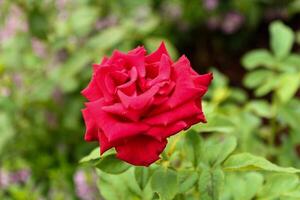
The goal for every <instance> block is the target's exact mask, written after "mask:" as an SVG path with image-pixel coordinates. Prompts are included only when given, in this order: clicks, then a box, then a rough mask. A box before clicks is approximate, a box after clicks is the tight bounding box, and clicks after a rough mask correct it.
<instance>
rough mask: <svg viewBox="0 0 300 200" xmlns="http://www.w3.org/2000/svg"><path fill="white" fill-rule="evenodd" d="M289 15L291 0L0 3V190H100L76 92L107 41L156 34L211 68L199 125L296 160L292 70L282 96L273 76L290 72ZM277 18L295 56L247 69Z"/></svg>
mask: <svg viewBox="0 0 300 200" xmlns="http://www.w3.org/2000/svg"><path fill="white" fill-rule="evenodd" d="M299 13H300V0H188V1H187V0H109V1H106V0H0V199H17V200H23V199H30V200H31V199H33V200H34V199H39V200H40V199H54V200H59V199H64V200H68V199H83V200H93V199H100V198H101V195H100V193H99V188H100V190H101V186H99V187H98V186H97V184H96V181H95V180H96V179H97V178H96V175H95V172H94V171H93V169H91V168H83V167H81V166H80V165H79V164H78V162H79V160H80V159H81V158H82V157H83V156H85V155H87V154H88V153H89V152H90V151H91V150H92V149H93V148H95V147H96V146H97V144H94V143H86V142H84V140H83V134H84V123H83V120H82V117H81V112H80V109H82V108H83V102H84V101H85V100H84V98H83V97H82V96H81V95H80V91H81V90H82V89H83V88H84V87H85V86H86V85H87V83H88V82H89V79H90V77H91V72H92V68H91V64H92V63H96V62H99V61H100V60H101V58H102V57H103V56H104V55H110V54H111V52H112V51H113V49H119V50H122V51H128V50H130V49H132V48H134V47H135V46H137V45H144V46H145V47H146V48H147V49H148V51H153V50H154V49H155V48H156V47H158V45H159V43H160V42H161V41H165V43H166V45H167V47H168V49H169V51H170V54H171V56H172V57H173V59H177V58H178V56H179V55H181V54H185V55H186V56H187V57H188V58H189V59H190V60H191V63H192V66H193V68H194V69H195V70H197V71H198V72H199V73H205V72H207V71H213V72H214V74H215V79H214V83H213V85H212V87H211V88H210V90H211V91H210V92H209V94H208V95H207V99H206V100H207V101H206V104H205V105H206V108H205V109H206V110H207V111H206V113H207V115H208V119H209V123H208V124H207V125H205V126H202V129H201V127H200V128H199V131H202V132H205V133H203V134H205V135H209V134H210V133H215V134H217V133H218V132H221V133H230V134H236V135H237V137H238V139H239V148H240V149H242V150H244V151H249V152H253V153H255V154H258V155H262V156H265V157H267V158H269V159H270V160H272V161H273V162H276V163H278V164H280V165H284V166H294V167H300V161H299V159H300V131H299V127H298V126H299V125H298V123H299V122H298V121H299V119H300V111H299V109H300V103H299V96H300V93H299V91H298V92H297V88H299V84H300V83H299V81H297V78H298V79H299V80H300V78H299V76H298V77H296V78H295V77H294V79H293V77H292V78H291V77H290V78H289V77H288V78H286V81H285V82H287V83H289V84H290V83H291V82H292V83H291V84H292V85H293V86H292V87H294V88H295V89H293V91H292V92H291V93H292V95H290V97H289V98H288V99H284V103H282V102H280V101H279V102H278V101H277V99H278V98H277V97H278V96H279V97H280V95H281V96H282V95H283V96H284V95H285V94H280V91H278V90H281V91H282V90H283V91H286V90H289V88H290V85H287V86H285V88H281V89H278V88H280V87H278V85H276V83H274V82H277V81H278V80H279V77H280V75H282V74H283V73H288V72H289V73H290V74H294V75H295V74H299V72H300V67H299V66H300V59H299V57H297V56H298V55H297V51H298V50H299V44H300V34H299V33H298V32H297V31H298V29H300V23H299V22H300V15H299ZM275 20H281V21H282V22H284V24H286V25H287V26H289V27H290V28H291V29H292V30H293V34H294V36H293V37H294V38H293V42H294V43H293V49H292V51H293V52H294V54H295V55H296V56H294V57H293V58H294V59H292V61H290V62H289V64H290V65H288V64H286V63H285V64H282V62H281V64H282V65H284V66H285V67H284V70H282V69H281V68H280V67H279V68H278V67H277V66H279V64H278V63H275V64H274V63H273V64H270V63H267V64H266V63H261V61H260V63H258V64H261V65H262V66H265V67H266V68H264V70H265V71H267V72H265V73H257V72H256V74H255V73H253V71H251V70H253V69H254V68H255V67H256V66H254V67H251V66H253V65H255V64H253V60H252V61H251V58H249V59H250V61H249V59H248V60H247V59H244V62H243V58H245V55H247V52H249V51H252V50H254V49H258V48H264V49H270V37H271V36H270V34H269V25H270V24H271V23H272V22H273V21H275ZM274 35H276V34H274ZM273 39H274V38H273ZM281 40H282V41H284V40H286V37H282V38H281ZM290 54H291V53H290V52H289V55H290ZM291 55H292V54H291ZM255 60H257V59H256V58H254V62H255ZM249 62H250V64H249ZM251 62H252V63H251ZM278 62H279V61H278ZM291 63H292V64H291ZM256 64H257V63H256ZM291 65H292V67H291ZM249 66H250V67H249ZM268 70H269V72H268ZM271 72H272V73H273V74H272V76H271V75H270V73H271ZM268 73H269V75H270V76H269V75H268ZM251 74H252V75H251ZM285 75H286V74H285ZM287 76H289V75H287ZM270 77H271V78H270ZM265 80H268V81H269V82H264V81H265ZM271 82H272V83H271ZM270 85H271V86H270ZM200 129H201V130H200ZM197 130H198V129H197Z"/></svg>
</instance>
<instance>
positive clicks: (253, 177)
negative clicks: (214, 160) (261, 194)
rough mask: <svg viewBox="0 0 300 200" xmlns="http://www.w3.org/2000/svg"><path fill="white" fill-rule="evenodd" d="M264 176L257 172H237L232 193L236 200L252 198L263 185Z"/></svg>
mask: <svg viewBox="0 0 300 200" xmlns="http://www.w3.org/2000/svg"><path fill="white" fill-rule="evenodd" d="M263 181H264V179H263V176H262V175H261V174H259V173H256V172H250V173H246V174H237V175H236V179H234V183H233V184H232V185H231V193H232V194H233V196H234V199H235V200H240V199H243V200H251V199H253V197H255V195H256V193H257V191H259V190H260V189H261V187H262V185H263Z"/></svg>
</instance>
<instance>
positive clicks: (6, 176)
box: [0, 169, 31, 188]
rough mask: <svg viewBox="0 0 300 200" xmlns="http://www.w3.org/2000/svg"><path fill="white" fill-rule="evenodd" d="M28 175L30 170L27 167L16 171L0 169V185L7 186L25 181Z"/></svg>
mask: <svg viewBox="0 0 300 200" xmlns="http://www.w3.org/2000/svg"><path fill="white" fill-rule="evenodd" d="M30 175H31V172H30V170H28V169H20V170H18V171H7V170H4V169H0V187H1V188H7V187H9V186H10V185H12V184H22V183H26V182H27V181H28V180H29V178H30Z"/></svg>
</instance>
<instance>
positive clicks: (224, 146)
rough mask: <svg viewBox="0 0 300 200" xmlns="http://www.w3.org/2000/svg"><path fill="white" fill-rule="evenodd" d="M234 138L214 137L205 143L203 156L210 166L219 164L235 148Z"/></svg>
mask: <svg viewBox="0 0 300 200" xmlns="http://www.w3.org/2000/svg"><path fill="white" fill-rule="evenodd" d="M236 145H237V141H236V138H235V137H234V136H228V137H216V138H212V139H211V140H209V141H207V142H206V143H205V148H204V153H203V156H204V158H205V160H206V162H207V163H208V164H209V165H211V166H213V165H214V166H217V165H219V164H221V163H222V162H223V161H224V160H225V159H226V158H227V157H228V156H229V155H230V154H231V153H232V152H233V151H234V149H235V148H236Z"/></svg>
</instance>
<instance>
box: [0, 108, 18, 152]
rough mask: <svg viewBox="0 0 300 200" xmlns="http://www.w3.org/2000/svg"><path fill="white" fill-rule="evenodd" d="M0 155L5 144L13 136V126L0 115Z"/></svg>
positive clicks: (6, 118)
mask: <svg viewBox="0 0 300 200" xmlns="http://www.w3.org/2000/svg"><path fill="white" fill-rule="evenodd" d="M0 133H1V137H0V153H1V152H2V150H4V149H5V148H4V147H5V145H6V143H7V142H8V141H9V140H10V139H11V138H12V137H13V136H14V134H15V132H14V129H13V124H12V123H11V120H10V119H9V118H8V116H7V115H5V114H4V113H0Z"/></svg>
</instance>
